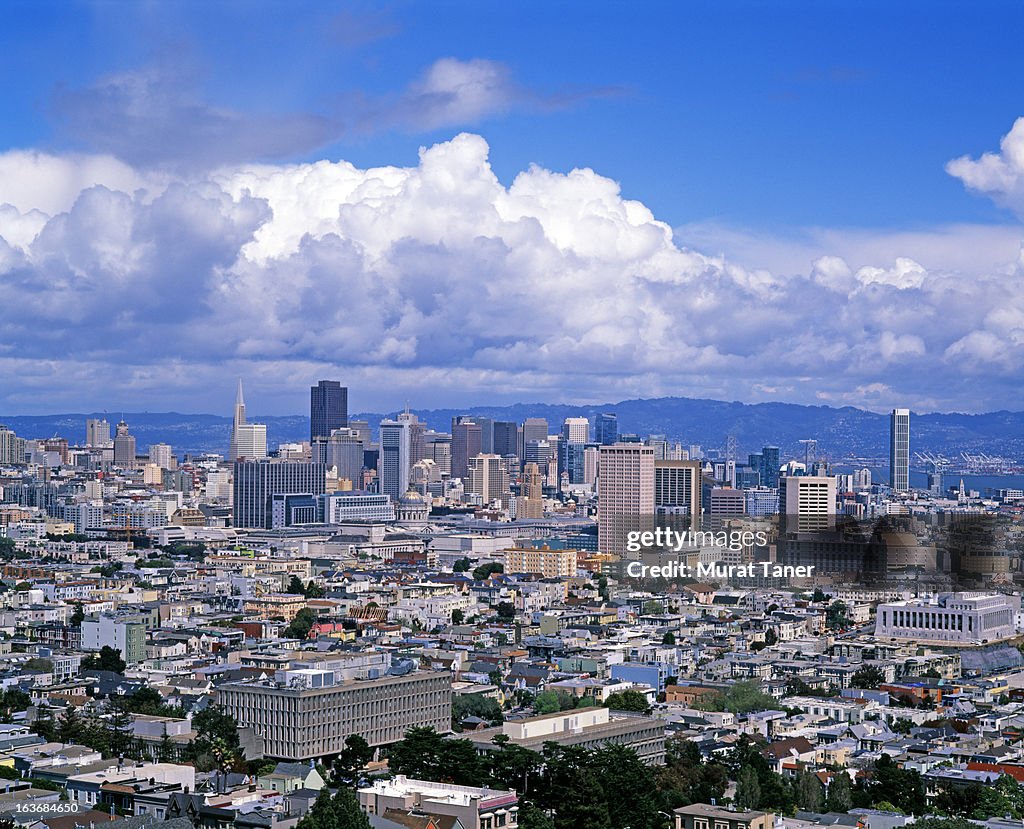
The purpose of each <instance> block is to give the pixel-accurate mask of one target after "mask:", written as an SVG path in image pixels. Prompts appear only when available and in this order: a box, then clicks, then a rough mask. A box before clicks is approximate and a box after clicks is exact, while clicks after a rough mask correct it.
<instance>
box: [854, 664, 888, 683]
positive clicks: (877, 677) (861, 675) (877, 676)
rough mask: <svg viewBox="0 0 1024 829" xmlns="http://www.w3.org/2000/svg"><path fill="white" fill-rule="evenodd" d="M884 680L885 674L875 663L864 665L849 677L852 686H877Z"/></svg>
mask: <svg viewBox="0 0 1024 829" xmlns="http://www.w3.org/2000/svg"><path fill="white" fill-rule="evenodd" d="M883 682H885V674H884V673H882V669H881V668H879V667H878V666H877V665H865V666H864V667H862V668H859V669H858V670H857V672H856V673H855V674H854V675H853V676H852V677H850V684H851V685H852V686H853V687H854V688H878V686H879V685H881V684H882V683H883Z"/></svg>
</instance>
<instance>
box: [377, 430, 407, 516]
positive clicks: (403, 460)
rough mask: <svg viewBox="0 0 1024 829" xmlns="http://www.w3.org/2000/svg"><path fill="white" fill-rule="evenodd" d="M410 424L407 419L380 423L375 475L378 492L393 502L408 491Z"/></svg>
mask: <svg viewBox="0 0 1024 829" xmlns="http://www.w3.org/2000/svg"><path fill="white" fill-rule="evenodd" d="M411 427H412V423H411V421H409V420H408V419H402V420H390V419H388V420H382V421H381V422H380V455H379V457H378V461H377V464H378V467H377V475H378V480H379V481H380V491H381V493H382V494H384V495H390V496H391V499H392V500H393V501H395V500H398V498H400V497H401V496H403V495H405V493H406V491H407V490H408V489H409V468H410V466H411V464H410V463H409V458H410V456H411V455H410V453H411V449H412V428H411Z"/></svg>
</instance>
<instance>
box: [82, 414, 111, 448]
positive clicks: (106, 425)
mask: <svg viewBox="0 0 1024 829" xmlns="http://www.w3.org/2000/svg"><path fill="white" fill-rule="evenodd" d="M85 445H86V446H88V447H90V448H93V449H106V448H108V447H109V446H110V445H111V440H110V422H109V421H108V420H107V419H106V418H105V417H104V418H95V417H90V418H89V419H88V420H86V421H85Z"/></svg>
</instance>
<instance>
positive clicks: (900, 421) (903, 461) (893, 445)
mask: <svg viewBox="0 0 1024 829" xmlns="http://www.w3.org/2000/svg"><path fill="white" fill-rule="evenodd" d="M889 486H890V487H891V488H892V491H893V492H907V491H908V490H909V489H910V409H893V410H892V414H891V415H889Z"/></svg>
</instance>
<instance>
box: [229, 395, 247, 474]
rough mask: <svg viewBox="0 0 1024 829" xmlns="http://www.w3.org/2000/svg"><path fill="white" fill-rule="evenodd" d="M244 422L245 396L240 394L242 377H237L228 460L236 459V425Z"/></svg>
mask: <svg viewBox="0 0 1024 829" xmlns="http://www.w3.org/2000/svg"><path fill="white" fill-rule="evenodd" d="M243 423H245V398H244V397H243V396H242V378H238V392H237V394H235V416H234V418H233V419H232V421H231V445H230V446H229V447H228V460H229V461H236V460H238V427H239V426H241V425H242V424H243Z"/></svg>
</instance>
